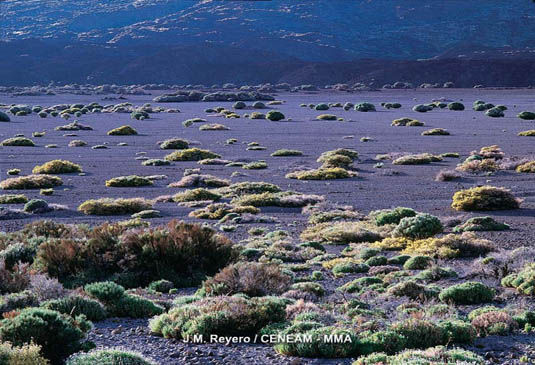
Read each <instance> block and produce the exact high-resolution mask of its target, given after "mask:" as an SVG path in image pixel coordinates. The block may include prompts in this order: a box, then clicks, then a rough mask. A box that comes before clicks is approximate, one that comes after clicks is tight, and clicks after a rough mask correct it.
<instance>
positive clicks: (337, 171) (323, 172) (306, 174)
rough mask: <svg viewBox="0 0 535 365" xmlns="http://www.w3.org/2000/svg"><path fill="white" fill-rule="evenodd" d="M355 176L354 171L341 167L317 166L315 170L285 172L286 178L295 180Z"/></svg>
mask: <svg viewBox="0 0 535 365" xmlns="http://www.w3.org/2000/svg"><path fill="white" fill-rule="evenodd" d="M354 176H357V173H356V172H353V171H348V170H346V169H343V168H341V167H332V168H319V169H316V170H304V171H294V172H290V173H288V174H286V178H287V179H297V180H333V179H347V178H350V177H354Z"/></svg>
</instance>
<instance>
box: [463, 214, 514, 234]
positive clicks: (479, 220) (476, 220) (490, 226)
mask: <svg viewBox="0 0 535 365" xmlns="http://www.w3.org/2000/svg"><path fill="white" fill-rule="evenodd" d="M509 228H510V227H509V225H507V224H505V223H500V222H496V221H495V220H494V218H492V217H473V218H470V219H468V220H467V221H466V222H464V223H463V224H460V225H458V226H456V227H454V228H453V232H472V231H504V230H507V229H509Z"/></svg>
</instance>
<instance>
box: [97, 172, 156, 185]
mask: <svg viewBox="0 0 535 365" xmlns="http://www.w3.org/2000/svg"><path fill="white" fill-rule="evenodd" d="M152 184H153V183H152V181H151V180H149V179H147V178H146V177H143V176H137V175H129V176H119V177H114V178H113V179H109V180H106V186H108V187H136V186H149V185H152Z"/></svg>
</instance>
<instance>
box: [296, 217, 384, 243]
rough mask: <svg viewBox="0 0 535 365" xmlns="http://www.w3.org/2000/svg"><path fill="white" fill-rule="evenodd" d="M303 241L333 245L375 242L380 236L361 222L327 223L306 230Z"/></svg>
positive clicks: (302, 235)
mask: <svg viewBox="0 0 535 365" xmlns="http://www.w3.org/2000/svg"><path fill="white" fill-rule="evenodd" d="M301 239H303V240H314V241H322V242H333V243H350V242H354V243H359V242H375V241H378V240H380V239H381V235H380V234H379V233H378V232H376V231H373V230H372V227H368V226H366V225H365V224H363V223H362V222H335V223H332V222H327V223H320V224H317V225H315V226H312V227H310V228H309V229H306V230H305V231H303V233H302V234H301Z"/></svg>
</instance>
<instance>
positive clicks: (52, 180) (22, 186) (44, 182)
mask: <svg viewBox="0 0 535 365" xmlns="http://www.w3.org/2000/svg"><path fill="white" fill-rule="evenodd" d="M62 184H63V180H61V178H59V177H57V176H52V175H28V176H21V177H14V178H10V179H6V180H4V181H2V182H0V188H2V189H4V190H26V189H47V188H53V187H56V186H60V185H62Z"/></svg>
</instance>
